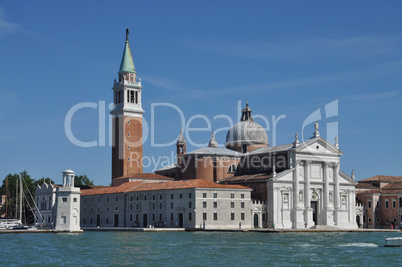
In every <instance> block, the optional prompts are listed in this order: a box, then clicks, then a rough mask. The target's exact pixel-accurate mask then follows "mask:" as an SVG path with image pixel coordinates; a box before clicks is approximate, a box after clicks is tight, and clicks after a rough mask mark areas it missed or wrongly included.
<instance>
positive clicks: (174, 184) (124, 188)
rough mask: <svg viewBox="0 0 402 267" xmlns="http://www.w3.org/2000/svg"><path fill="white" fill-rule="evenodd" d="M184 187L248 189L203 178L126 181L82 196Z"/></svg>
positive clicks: (88, 190) (88, 191)
mask: <svg viewBox="0 0 402 267" xmlns="http://www.w3.org/2000/svg"><path fill="white" fill-rule="evenodd" d="M184 188H217V189H247V190H250V188H248V187H244V186H241V185H223V184H217V183H214V182H211V181H207V180H203V179H192V180H180V181H169V182H160V183H144V182H141V181H138V182H130V183H124V184H122V185H120V186H116V187H100V188H96V187H95V188H93V189H87V190H82V193H81V195H82V196H88V195H103V194H116V193H124V192H137V191H151V190H169V189H184Z"/></svg>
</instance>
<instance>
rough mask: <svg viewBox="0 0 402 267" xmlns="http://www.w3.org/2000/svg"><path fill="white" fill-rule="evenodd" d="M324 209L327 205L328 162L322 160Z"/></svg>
mask: <svg viewBox="0 0 402 267" xmlns="http://www.w3.org/2000/svg"><path fill="white" fill-rule="evenodd" d="M323 196H324V203H323V204H324V209H325V210H327V209H328V207H329V181H328V163H327V162H324V194H323Z"/></svg>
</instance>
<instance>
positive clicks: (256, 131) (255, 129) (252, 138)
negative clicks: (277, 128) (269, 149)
mask: <svg viewBox="0 0 402 267" xmlns="http://www.w3.org/2000/svg"><path fill="white" fill-rule="evenodd" d="M251 112H252V111H251V109H250V107H249V106H248V101H246V107H245V108H244V109H243V110H242V116H241V119H240V122H239V123H237V124H235V125H234V126H233V127H232V128H230V129H229V131H228V133H227V135H226V144H225V145H226V147H227V148H231V149H236V147H237V149H238V148H239V147H242V146H243V145H246V146H253V145H258V146H268V145H269V143H268V134H267V132H266V131H265V130H264V128H262V126H261V125H259V124H258V123H256V122H255V121H254V119H253V117H252V116H251ZM242 150H243V153H244V151H247V149H246V150H244V149H242Z"/></svg>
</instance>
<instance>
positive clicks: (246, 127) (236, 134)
mask: <svg viewBox="0 0 402 267" xmlns="http://www.w3.org/2000/svg"><path fill="white" fill-rule="evenodd" d="M237 144H239V145H243V144H245V145H268V134H267V132H266V131H265V130H264V128H262V126H261V125H259V124H258V123H256V122H254V121H251V120H247V121H241V122H239V123H237V124H235V125H234V126H233V127H232V128H230V130H229V131H228V133H227V135H226V146H228V145H237Z"/></svg>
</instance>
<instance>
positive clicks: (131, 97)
mask: <svg viewBox="0 0 402 267" xmlns="http://www.w3.org/2000/svg"><path fill="white" fill-rule="evenodd" d="M130 101H131V103H134V91H130Z"/></svg>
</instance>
